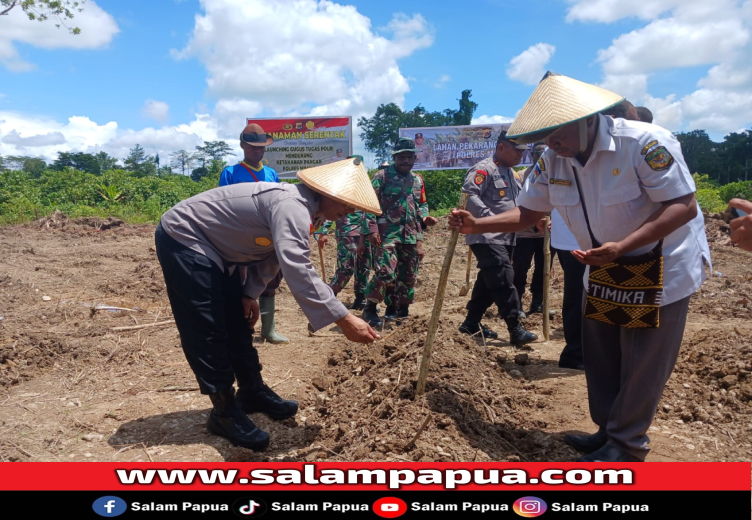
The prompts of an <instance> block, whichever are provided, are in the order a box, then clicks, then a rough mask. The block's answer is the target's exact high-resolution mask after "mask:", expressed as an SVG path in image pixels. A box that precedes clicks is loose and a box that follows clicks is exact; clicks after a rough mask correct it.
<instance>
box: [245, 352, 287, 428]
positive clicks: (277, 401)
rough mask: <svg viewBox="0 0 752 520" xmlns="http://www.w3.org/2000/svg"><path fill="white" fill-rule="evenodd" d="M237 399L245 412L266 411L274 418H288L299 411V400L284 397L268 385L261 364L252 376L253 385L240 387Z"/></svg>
mask: <svg viewBox="0 0 752 520" xmlns="http://www.w3.org/2000/svg"><path fill="white" fill-rule="evenodd" d="M237 400H238V404H239V405H240V408H241V409H242V410H243V411H244V412H245V413H265V414H266V415H268V416H269V417H271V418H272V419H287V418H288V417H292V416H294V415H295V414H296V413H298V402H297V401H288V400H286V399H282V398H281V397H280V396H278V395H277V394H276V392H275V391H274V390H272V389H271V388H269V387H268V386H266V383H264V380H263V378H262V377H261V365H259V371H258V373H256V374H254V375H253V376H252V380H251V385H250V386H245V385H244V386H241V387H240V389H239V390H238V396H237Z"/></svg>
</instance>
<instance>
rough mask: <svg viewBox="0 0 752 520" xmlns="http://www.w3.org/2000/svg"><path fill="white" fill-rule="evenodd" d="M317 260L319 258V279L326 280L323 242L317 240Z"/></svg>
mask: <svg viewBox="0 0 752 520" xmlns="http://www.w3.org/2000/svg"><path fill="white" fill-rule="evenodd" d="M319 260H321V279H322V280H324V282H326V267H324V244H322V243H321V241H319Z"/></svg>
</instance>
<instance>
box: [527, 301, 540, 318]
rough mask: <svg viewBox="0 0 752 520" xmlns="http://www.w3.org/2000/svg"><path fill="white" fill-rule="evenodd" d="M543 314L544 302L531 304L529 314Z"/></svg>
mask: <svg viewBox="0 0 752 520" xmlns="http://www.w3.org/2000/svg"><path fill="white" fill-rule="evenodd" d="M541 312H543V300H533V301H531V302H530V309H529V310H528V311H527V314H528V315H530V314H540V313H541Z"/></svg>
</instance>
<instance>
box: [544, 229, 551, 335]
mask: <svg viewBox="0 0 752 520" xmlns="http://www.w3.org/2000/svg"><path fill="white" fill-rule="evenodd" d="M550 222H551V217H546V227H545V229H544V231H543V339H545V340H546V341H548V334H549V323H548V317H549V315H548V307H549V298H548V293H549V285H550V278H551V231H550V230H549V224H550Z"/></svg>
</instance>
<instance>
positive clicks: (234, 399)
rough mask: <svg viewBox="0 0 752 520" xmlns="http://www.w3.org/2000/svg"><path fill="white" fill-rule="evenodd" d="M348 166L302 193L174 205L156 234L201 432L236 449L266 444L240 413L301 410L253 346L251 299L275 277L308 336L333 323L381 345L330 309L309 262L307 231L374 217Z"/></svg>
mask: <svg viewBox="0 0 752 520" xmlns="http://www.w3.org/2000/svg"><path fill="white" fill-rule="evenodd" d="M347 160H348V161H350V166H351V167H350V168H349V169H347V170H345V169H343V168H341V167H339V168H338V169H337V170H336V171H333V168H332V166H335V165H324V166H319V167H316V168H311V169H308V170H302V171H300V172H298V179H300V180H301V182H302V184H295V185H293V184H278V183H269V182H254V183H240V184H234V185H229V186H223V187H219V188H215V189H212V190H209V191H205V192H203V193H200V194H198V195H196V196H194V197H191V198H190V199H187V200H184V201H182V202H180V203H178V204H176V205H175V206H174V207H173V208H172V209H170V210H169V211H167V212H166V213H165V214H164V215H163V216H162V219H161V222H160V224H159V226H158V227H157V231H156V234H155V241H156V248H157V257H158V258H159V263H160V264H161V266H162V271H163V274H164V278H165V284H166V286H167V294H168V297H169V299H170V305H171V307H172V312H173V315H174V317H175V324H176V325H177V328H178V332H179V333H180V341H181V345H182V347H183V351H184V353H185V356H186V358H187V360H188V364H189V365H190V367H191V369H192V370H193V373H194V374H195V376H196V379H197V380H198V384H199V388H200V390H201V393H203V394H208V395H209V398H210V399H211V402H212V404H213V405H214V408H213V409H212V411H211V413H210V414H209V419H208V422H207V427H208V429H209V431H210V432H212V433H214V434H216V435H220V436H222V437H226V438H227V439H229V440H230V442H232V443H233V444H235V445H238V446H242V447H245V448H249V449H252V450H256V451H262V450H264V449H266V447H267V446H268V445H269V435H268V434H267V433H266V432H264V431H261V430H259V429H258V428H257V427H256V426H255V425H254V424H253V422H252V421H251V420H250V419H249V418H248V417H247V416H246V414H248V413H254V412H262V413H265V414H267V415H268V416H269V417H271V418H273V419H284V418H287V417H292V416H293V415H295V414H296V413H297V410H298V403H297V402H296V401H288V400H284V399H282V398H281V397H279V396H278V395H277V394H276V393H275V392H274V391H273V390H272V389H271V388H269V387H268V386H267V385H266V384H265V383H264V381H263V379H262V377H261V363H260V361H259V356H258V352H257V351H256V349H255V348H254V347H253V327H254V325H255V324H256V321H257V320H258V318H259V313H260V310H259V304H258V301H257V300H258V298H259V296H260V295H261V294H262V293H263V291H264V290H265V288H266V286H267V284H268V283H269V281H270V280H272V279H273V278H274V277H275V276H276V275H277V273H278V272H279V271H280V269H281V271H282V273H283V274H284V277H285V280H287V285H288V287H289V288H290V293H291V294H292V295H293V296H294V297H295V300H296V301H297V303H298V305H300V307H301V309H302V310H303V312H304V313H305V315H306V316H307V318H308V320H309V322H310V323H311V324H312V326H313V328H314V330H318V329H321V328H323V327H326V326H327V325H330V324H331V323H336V324H337V325H338V326H339V327H340V328H341V329H342V332H343V333H344V334H345V336H346V337H347V338H348V339H349V340H351V341H357V342H361V343H370V342H372V341H373V340H374V339H376V338H377V337H378V335H377V334H376V332H374V330H373V329H372V328H371V327H370V326H369V325H368V324H367V323H365V322H364V321H363V320H361V319H360V318H357V317H355V316H354V315H352V314H350V313H349V311H348V310H347V308H345V306H344V305H343V304H342V303H341V302H339V301H338V300H337V298H336V297H335V296H334V293H333V292H332V290H331V289H330V288H329V286H328V285H327V284H326V283H325V282H324V281H322V280H321V279H320V278H319V276H318V274H316V271H315V270H314V268H313V265H312V263H311V260H310V229H311V223H312V222H314V225H317V224H319V223H321V222H323V221H324V219H330V220H336V219H338V218H340V217H341V216H343V215H346V214H348V213H352V212H353V211H355V210H356V209H360V210H365V211H368V212H371V213H375V214H380V213H381V210H380V209H379V205H378V199H377V198H376V194H375V193H374V191H373V188H372V187H371V182H370V180H369V179H368V174H367V173H366V170H365V167H364V166H363V164H362V159H360V158H354V159H347ZM338 164H340V165H341V164H342V163H338ZM343 186H344V187H343ZM236 380H237V383H238V392H237V395H236V394H235V389H234V386H233V384H234V383H235V381H236Z"/></svg>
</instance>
